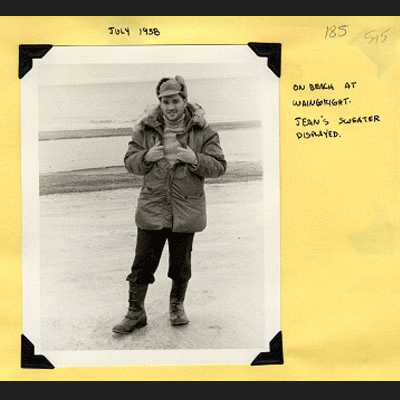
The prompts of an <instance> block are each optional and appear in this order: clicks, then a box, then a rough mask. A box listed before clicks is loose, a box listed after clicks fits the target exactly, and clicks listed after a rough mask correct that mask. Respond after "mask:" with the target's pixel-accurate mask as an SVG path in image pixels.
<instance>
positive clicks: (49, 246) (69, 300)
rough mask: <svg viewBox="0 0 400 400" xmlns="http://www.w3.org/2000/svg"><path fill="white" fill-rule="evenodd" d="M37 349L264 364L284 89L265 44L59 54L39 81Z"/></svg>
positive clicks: (30, 317) (30, 320)
mask: <svg viewBox="0 0 400 400" xmlns="http://www.w3.org/2000/svg"><path fill="white" fill-rule="evenodd" d="M21 174H22V214H23V215H22V217H23V226H22V235H23V252H22V260H23V274H22V278H23V282H22V283H23V285H22V286H23V334H24V335H26V336H27V337H28V338H29V340H31V342H32V343H34V345H35V352H36V353H40V354H42V355H44V356H45V357H46V358H47V359H48V360H49V361H50V362H51V363H52V364H54V365H55V366H56V367H57V366H97V365H98V366H122V365H180V364H192V365H193V364H214V365H222V364H250V363H251V362H252V361H253V360H254V358H255V357H256V356H257V355H258V354H259V353H260V352H268V351H270V349H269V344H270V341H271V340H272V339H273V337H274V336H275V335H276V334H277V333H278V332H279V331H280V330H281V322H280V310H281V304H280V293H281V285H280V226H279V221H280V210H279V78H278V77H277V76H276V75H275V74H274V73H273V72H272V71H271V70H270V69H269V68H268V65H267V59H266V58H265V57H258V56H257V55H256V54H255V53H254V52H253V51H252V50H251V49H250V48H249V46H247V45H223V46H220V45H218V46H217V45H204V46H199V45H196V46H186V45H174V46H172V45H171V46H169V45H164V46H94V47H91V46H65V47H64V46H53V47H52V48H51V49H50V50H49V51H48V53H47V54H45V55H44V56H43V57H42V58H40V59H39V58H38V59H34V60H33V66H32V69H31V70H29V71H28V72H27V74H26V75H25V76H24V77H23V78H22V79H21Z"/></svg>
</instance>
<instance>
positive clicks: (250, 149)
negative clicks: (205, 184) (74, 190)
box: [39, 128, 263, 174]
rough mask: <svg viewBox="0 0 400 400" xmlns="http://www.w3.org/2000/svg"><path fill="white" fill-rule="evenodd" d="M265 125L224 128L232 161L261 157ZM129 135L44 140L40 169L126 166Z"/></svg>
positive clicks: (222, 138)
mask: <svg viewBox="0 0 400 400" xmlns="http://www.w3.org/2000/svg"><path fill="white" fill-rule="evenodd" d="M262 132H263V131H262V128H248V129H233V130H222V131H220V132H218V133H219V136H220V141H221V146H222V148H223V151H224V154H225V157H226V159H227V161H228V163H229V162H235V161H261V160H262V157H263V154H262V136H261V135H262ZM129 139H130V138H129V136H111V137H95V138H80V139H60V140H40V141H39V173H40V174H45V173H54V172H60V171H72V170H77V169H88V168H104V167H115V166H123V157H124V155H125V152H126V150H127V148H128V142H129Z"/></svg>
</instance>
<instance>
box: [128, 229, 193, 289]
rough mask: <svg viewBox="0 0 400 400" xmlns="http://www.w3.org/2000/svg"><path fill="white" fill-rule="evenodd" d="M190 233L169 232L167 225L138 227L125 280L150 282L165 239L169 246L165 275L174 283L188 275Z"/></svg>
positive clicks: (190, 246) (181, 280) (152, 279)
mask: <svg viewBox="0 0 400 400" xmlns="http://www.w3.org/2000/svg"><path fill="white" fill-rule="evenodd" d="M193 238H194V233H179V232H172V230H171V229H166V228H165V229H161V230H156V231H148V230H143V229H140V228H138V231H137V239H136V251H135V259H134V261H133V265H132V269H131V273H130V274H129V275H128V276H127V278H126V280H127V281H129V282H132V283H142V284H143V283H153V282H154V273H155V272H156V270H157V267H158V264H159V263H160V258H161V255H162V252H163V249H164V245H165V242H166V240H168V249H169V267H168V277H169V278H171V279H172V280H174V281H175V282H178V283H183V282H186V281H188V280H189V279H190V277H191V275H192V270H191V253H192V244H193Z"/></svg>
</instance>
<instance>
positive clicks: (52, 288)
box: [40, 180, 266, 350]
mask: <svg viewBox="0 0 400 400" xmlns="http://www.w3.org/2000/svg"><path fill="white" fill-rule="evenodd" d="M138 193H139V189H137V188H131V189H120V190H109V191H96V192H86V193H70V194H58V195H49V196H41V197H40V210H41V213H40V220H41V234H40V257H41V264H40V274H41V275H40V294H41V328H42V349H44V350H45V349H48V350H118V349H183V348H186V349H246V348H255V347H260V346H261V347H263V346H264V344H265V341H266V337H265V323H266V322H265V321H266V320H265V315H264V280H263V277H264V267H263V219H262V218H261V215H262V181H261V180H258V181H251V182H241V183H239V182H236V183H225V184H214V185H207V187H206V193H207V202H208V221H209V222H208V227H207V228H206V230H205V231H203V232H201V233H198V234H196V236H195V242H194V251H193V277H192V279H191V282H190V286H189V290H188V294H187V299H186V310H187V314H188V317H189V319H190V323H189V324H188V325H187V326H183V327H180V328H176V327H175V328H174V327H171V326H170V324H169V320H168V295H169V290H170V284H171V283H170V280H169V279H168V278H167V277H166V269H167V260H168V251H167V249H166V250H165V251H164V253H163V257H162V259H161V263H160V266H159V268H158V270H157V272H156V281H155V283H154V284H153V285H152V286H150V288H149V291H148V295H147V298H146V310H147V313H148V325H147V326H146V327H144V328H142V329H140V330H137V331H135V332H134V333H132V334H130V335H126V336H122V337H121V336H115V335H113V334H112V332H111V328H112V326H113V325H114V324H115V323H116V322H119V320H120V319H121V318H122V317H123V316H124V314H125V312H126V307H127V298H128V293H127V288H128V284H127V282H126V281H125V278H126V275H127V274H128V273H129V269H130V265H131V263H132V260H133V254H134V246H135V239H136V227H135V225H134V209H135V206H136V200H137V196H138Z"/></svg>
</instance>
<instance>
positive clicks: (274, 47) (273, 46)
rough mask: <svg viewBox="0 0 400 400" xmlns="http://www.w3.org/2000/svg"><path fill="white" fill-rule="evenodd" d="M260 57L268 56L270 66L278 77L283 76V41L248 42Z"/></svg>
mask: <svg viewBox="0 0 400 400" xmlns="http://www.w3.org/2000/svg"><path fill="white" fill-rule="evenodd" d="M247 44H248V46H249V47H250V49H252V50H253V51H254V53H256V55H257V56H258V57H268V60H267V65H268V68H269V69H270V70H271V71H272V72H273V73H274V74H275V75H276V76H277V77H278V78H280V77H281V51H282V45H281V43H258V42H249V43H247Z"/></svg>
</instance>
